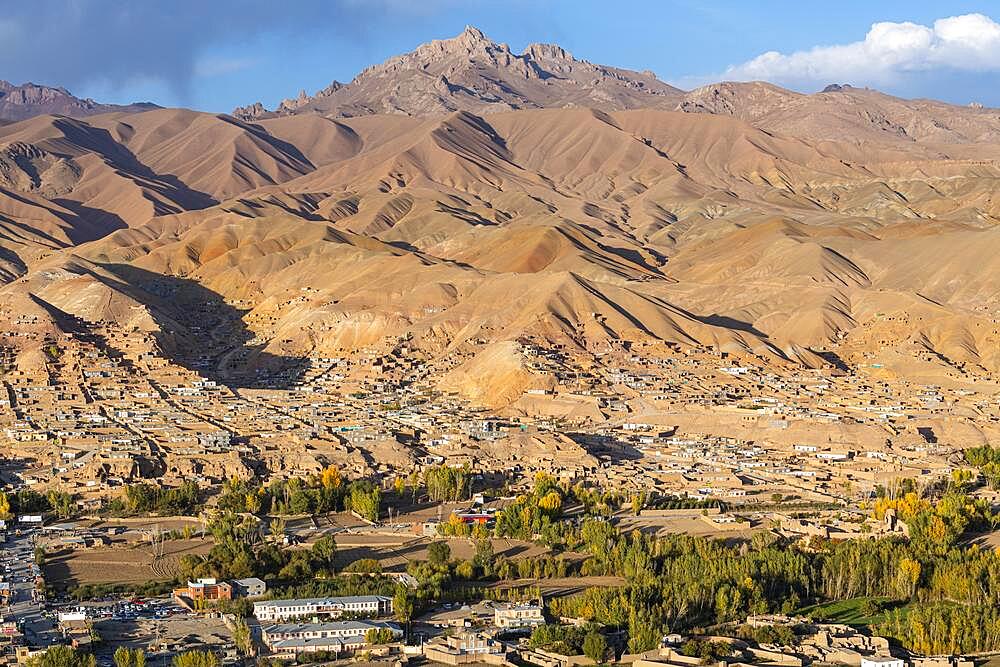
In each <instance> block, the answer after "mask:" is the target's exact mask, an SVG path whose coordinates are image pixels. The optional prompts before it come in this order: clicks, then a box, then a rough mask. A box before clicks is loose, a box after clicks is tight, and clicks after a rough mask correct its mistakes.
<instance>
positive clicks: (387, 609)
mask: <svg viewBox="0 0 1000 667" xmlns="http://www.w3.org/2000/svg"><path fill="white" fill-rule="evenodd" d="M391 613H392V598H389V597H385V596H383V595H353V596H349V597H337V598H304V599H301V600H265V601H263V602H254V603H253V615H254V616H256V617H257V620H259V621H284V620H287V619H290V618H301V617H304V616H329V617H330V618H339V617H341V616H343V615H344V614H353V615H357V616H365V617H369V618H371V617H376V616H387V615H388V614H391Z"/></svg>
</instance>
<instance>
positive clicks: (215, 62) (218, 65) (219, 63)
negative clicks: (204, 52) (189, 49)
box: [194, 58, 258, 77]
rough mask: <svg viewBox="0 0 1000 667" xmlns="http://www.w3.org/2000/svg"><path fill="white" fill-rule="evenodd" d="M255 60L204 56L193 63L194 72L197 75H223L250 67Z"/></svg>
mask: <svg viewBox="0 0 1000 667" xmlns="http://www.w3.org/2000/svg"><path fill="white" fill-rule="evenodd" d="M257 62H258V60H257V59H256V58H204V59H202V60H199V61H197V62H196V63H195V64H194V74H195V76H198V77H213V76H223V75H225V74H232V73H233V72H239V71H242V70H245V69H250V68H251V67H254V66H255V65H256V64H257Z"/></svg>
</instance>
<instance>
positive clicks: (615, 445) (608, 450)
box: [566, 433, 643, 463]
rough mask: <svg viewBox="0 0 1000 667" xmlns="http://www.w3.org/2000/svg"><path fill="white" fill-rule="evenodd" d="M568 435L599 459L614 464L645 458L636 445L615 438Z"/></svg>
mask: <svg viewBox="0 0 1000 667" xmlns="http://www.w3.org/2000/svg"><path fill="white" fill-rule="evenodd" d="M566 435H567V436H569V437H570V438H571V439H572V440H573V442H575V443H576V444H578V445H579V446H580V447H582V448H583V449H584V450H585V451H586V452H587V453H588V454H590V455H591V456H593V457H595V458H597V459H601V457H605V458H606V459H607V460H609V461H611V462H612V463H618V462H620V461H636V460H638V459H641V458H642V457H643V453H642V452H641V451H639V450H638V449H636V447H635V446H634V445H632V444H631V443H628V442H625V441H623V440H619V439H618V438H615V437H610V436H596V435H593V434H591V433H567V434H566Z"/></svg>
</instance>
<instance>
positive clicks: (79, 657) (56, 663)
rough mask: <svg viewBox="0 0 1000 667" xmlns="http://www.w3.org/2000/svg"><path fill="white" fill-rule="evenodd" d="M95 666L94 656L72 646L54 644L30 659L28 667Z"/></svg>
mask: <svg viewBox="0 0 1000 667" xmlns="http://www.w3.org/2000/svg"><path fill="white" fill-rule="evenodd" d="M96 664H97V661H96V660H95V659H94V656H93V655H91V654H90V653H84V652H82V651H78V650H76V649H74V648H73V647H72V646H64V645H62V644H56V645H55V646H50V647H49V648H48V649H46V650H45V653H40V654H38V655H36V656H33V657H31V658H30V659H29V660H28V662H27V665H28V667H93V666H94V665H96Z"/></svg>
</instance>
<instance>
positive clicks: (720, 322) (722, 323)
mask: <svg viewBox="0 0 1000 667" xmlns="http://www.w3.org/2000/svg"><path fill="white" fill-rule="evenodd" d="M700 319H701V321H702V322H704V323H705V324H711V325H712V326H716V327H724V328H726V329H735V330H736V331H743V332H746V333H749V334H753V335H754V336H757V337H758V338H763V339H765V340H766V339H767V338H768V335H767V334H766V333H764V332H763V331H761V330H760V329H758V328H757V327H755V326H754V325H752V324H750V323H749V322H744V321H743V320H738V319H736V318H734V317H729V316H727V315H718V314H714V313H713V314H712V315H706V316H705V317H702V318H700Z"/></svg>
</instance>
